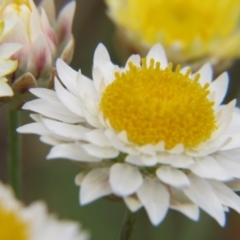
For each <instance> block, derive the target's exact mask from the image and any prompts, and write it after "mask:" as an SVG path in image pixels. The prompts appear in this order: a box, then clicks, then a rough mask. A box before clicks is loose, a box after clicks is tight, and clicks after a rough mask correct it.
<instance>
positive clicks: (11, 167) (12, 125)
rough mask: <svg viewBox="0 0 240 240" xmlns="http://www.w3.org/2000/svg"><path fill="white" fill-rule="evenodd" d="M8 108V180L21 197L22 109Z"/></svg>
mask: <svg viewBox="0 0 240 240" xmlns="http://www.w3.org/2000/svg"><path fill="white" fill-rule="evenodd" d="M10 108H11V107H10V104H9V109H8V180H9V183H10V184H11V186H12V188H13V190H14V192H15V194H16V196H17V197H18V198H21V180H22V174H21V173H22V168H21V167H22V166H21V136H20V134H18V133H17V132H16V129H17V128H18V127H19V125H20V111H17V110H15V111H14V110H12V109H10Z"/></svg>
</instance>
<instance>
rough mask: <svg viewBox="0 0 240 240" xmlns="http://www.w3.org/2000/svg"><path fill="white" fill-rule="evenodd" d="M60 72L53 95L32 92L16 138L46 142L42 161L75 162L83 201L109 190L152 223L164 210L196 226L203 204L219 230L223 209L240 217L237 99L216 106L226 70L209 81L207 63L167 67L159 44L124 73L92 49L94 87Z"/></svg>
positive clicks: (62, 68) (60, 67)
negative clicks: (31, 135) (30, 136)
mask: <svg viewBox="0 0 240 240" xmlns="http://www.w3.org/2000/svg"><path fill="white" fill-rule="evenodd" d="M57 71H58V75H59V78H60V80H61V82H60V81H59V80H58V79H57V78H56V79H55V91H53V90H47V89H41V88H37V89H31V92H32V93H33V94H34V95H36V96H37V97H38V98H39V99H36V100H33V101H30V102H28V103H26V104H25V105H24V106H23V109H27V110H32V111H34V112H36V113H38V114H33V115H32V118H33V119H34V120H35V123H30V124H27V125H25V126H22V127H20V128H19V129H18V132H20V133H35V134H39V135H40V136H41V140H42V141H43V142H45V143H47V144H50V145H53V147H52V149H51V151H50V153H49V155H48V156H47V158H48V159H54V158H66V159H70V160H75V161H78V162H79V164H80V166H81V167H82V168H83V171H82V172H81V173H80V174H79V175H78V176H77V177H76V183H77V184H79V185H80V186H81V187H80V203H81V205H84V204H87V203H90V202H92V201H94V200H96V199H97V198H100V197H103V196H108V195H111V194H113V195H115V196H118V197H119V198H122V199H123V200H124V201H125V203H126V205H127V206H128V208H129V209H130V210H131V211H133V212H134V211H137V210H138V209H139V208H141V207H144V208H145V209H146V211H147V213H148V216H149V218H150V220H151V222H152V223H153V224H154V225H157V224H159V223H160V222H161V221H162V220H163V219H164V217H165V215H166V213H167V211H168V209H169V208H171V209H175V210H178V211H180V212H182V213H183V214H185V215H186V216H188V217H189V218H191V219H193V220H198V218H199V208H201V209H203V210H204V211H206V212H207V213H208V214H209V215H211V216H212V217H213V218H215V219H216V220H217V221H218V223H219V224H220V225H221V226H223V225H224V223H225V214H224V211H227V210H228V207H231V208H233V209H235V210H236V211H238V212H240V199H239V197H238V196H237V195H236V194H235V193H234V191H233V190H238V189H240V188H239V187H240V184H239V183H240V181H239V178H240V157H239V153H240V114H239V111H238V110H237V108H235V103H236V102H235V100H234V101H232V102H230V103H228V104H227V105H221V102H222V101H223V98H224V96H225V94H226V91H227V87H228V75H227V73H223V74H222V75H220V76H219V77H218V78H217V79H216V80H215V81H212V68H211V66H210V65H209V64H205V65H204V66H203V67H202V68H201V69H200V70H199V71H198V72H197V73H195V74H192V73H191V69H190V68H188V67H185V68H183V69H181V67H180V66H177V67H176V68H173V66H172V64H171V63H168V62H167V59H166V56H165V53H164V50H163V49H162V47H161V45H160V44H157V45H155V46H153V47H152V48H151V50H150V51H149V53H148V54H147V56H146V58H143V59H141V58H140V56H139V55H132V56H131V57H130V58H129V59H128V61H127V63H126V66H125V67H123V68H119V67H118V66H116V65H114V64H113V63H112V62H111V60H110V57H109V54H108V52H107V50H106V48H105V47H104V46H103V45H102V44H99V45H98V47H97V49H96V51H95V55H94V64H93V81H92V80H91V79H88V78H87V77H86V76H84V75H83V74H82V73H81V71H78V72H76V71H74V70H73V69H71V68H70V67H69V66H68V65H67V64H65V63H64V62H63V61H62V60H61V59H59V60H58V61H57Z"/></svg>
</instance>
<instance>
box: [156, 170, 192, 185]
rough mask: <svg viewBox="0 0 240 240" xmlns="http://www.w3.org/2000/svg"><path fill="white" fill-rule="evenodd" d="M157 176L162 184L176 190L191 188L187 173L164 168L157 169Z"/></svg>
mask: <svg viewBox="0 0 240 240" xmlns="http://www.w3.org/2000/svg"><path fill="white" fill-rule="evenodd" d="M156 174H157V176H158V178H159V179H160V180H161V181H162V182H164V183H166V184H169V185H171V186H174V187H176V188H184V187H188V186H190V182H189V180H188V177H187V176H186V175H185V173H183V172H182V171H180V170H178V169H175V168H171V167H168V166H162V167H160V168H158V169H157V171H156Z"/></svg>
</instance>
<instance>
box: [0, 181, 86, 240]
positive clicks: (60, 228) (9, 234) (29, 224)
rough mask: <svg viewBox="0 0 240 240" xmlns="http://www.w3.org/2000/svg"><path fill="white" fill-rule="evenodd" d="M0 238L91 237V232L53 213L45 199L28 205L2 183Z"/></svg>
mask: <svg viewBox="0 0 240 240" xmlns="http://www.w3.org/2000/svg"><path fill="white" fill-rule="evenodd" d="M0 222H1V231H0V239H2V240H15V239H16V240H87V239H89V234H88V233H87V232H86V231H83V230H82V229H81V228H80V225H79V224H78V223H76V222H73V221H66V220H65V221H62V220H61V221H60V220H58V219H57V218H56V216H55V215H49V214H48V212H47V208H46V205H45V204H44V203H43V202H36V203H33V204H31V205H30V206H28V207H24V206H23V205H22V204H21V203H20V202H19V201H17V200H16V199H15V197H14V195H13V192H12V190H11V189H10V188H9V187H6V186H5V185H4V184H2V183H0Z"/></svg>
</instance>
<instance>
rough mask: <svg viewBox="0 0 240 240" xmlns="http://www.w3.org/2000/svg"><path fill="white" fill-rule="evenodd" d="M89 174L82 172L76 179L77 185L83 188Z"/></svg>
mask: <svg viewBox="0 0 240 240" xmlns="http://www.w3.org/2000/svg"><path fill="white" fill-rule="evenodd" d="M86 174H87V172H86V171H82V172H80V173H79V174H78V175H77V176H76V177H75V184H76V185H78V186H81V184H82V182H83V179H84V178H85V176H86Z"/></svg>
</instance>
